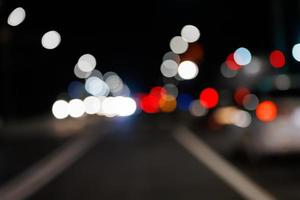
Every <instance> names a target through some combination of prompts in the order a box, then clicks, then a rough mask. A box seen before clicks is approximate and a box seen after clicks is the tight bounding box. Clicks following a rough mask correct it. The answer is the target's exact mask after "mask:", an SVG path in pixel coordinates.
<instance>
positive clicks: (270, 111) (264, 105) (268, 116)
mask: <svg viewBox="0 0 300 200" xmlns="http://www.w3.org/2000/svg"><path fill="white" fill-rule="evenodd" d="M256 116H257V118H258V119H259V120H261V121H263V122H271V121H273V120H274V119H275V118H276V117H277V106H276V104H275V103H273V102H272V101H263V102H261V103H260V104H258V106H257V108H256Z"/></svg>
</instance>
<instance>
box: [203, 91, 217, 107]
mask: <svg viewBox="0 0 300 200" xmlns="http://www.w3.org/2000/svg"><path fill="white" fill-rule="evenodd" d="M199 99H200V104H201V105H202V106H203V107H205V108H208V109H209V108H213V107H215V106H217V104H218V102H219V94H218V92H217V91H216V90H215V89H213V88H206V89H204V90H202V92H201V93H200V97H199Z"/></svg>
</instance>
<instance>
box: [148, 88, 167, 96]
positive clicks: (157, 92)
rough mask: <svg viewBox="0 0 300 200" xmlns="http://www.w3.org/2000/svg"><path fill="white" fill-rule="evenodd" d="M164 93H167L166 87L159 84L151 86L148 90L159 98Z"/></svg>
mask: <svg viewBox="0 0 300 200" xmlns="http://www.w3.org/2000/svg"><path fill="white" fill-rule="evenodd" d="M166 93H167V91H166V89H165V88H163V87H160V86H156V87H153V88H152V89H151V91H150V94H151V95H153V96H156V97H157V98H159V99H160V98H161V97H162V96H164V95H166Z"/></svg>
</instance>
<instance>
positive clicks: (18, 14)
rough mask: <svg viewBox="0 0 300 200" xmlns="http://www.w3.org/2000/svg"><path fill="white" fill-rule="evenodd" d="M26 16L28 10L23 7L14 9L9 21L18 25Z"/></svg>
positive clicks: (13, 24)
mask: <svg viewBox="0 0 300 200" xmlns="http://www.w3.org/2000/svg"><path fill="white" fill-rule="evenodd" d="M25 17H26V12H25V10H24V9H23V8H22V7H18V8H16V9H14V10H13V11H12V12H11V13H10V14H9V16H8V18H7V23H8V24H9V25H11V26H18V25H19V24H21V23H22V22H23V21H24V20H25Z"/></svg>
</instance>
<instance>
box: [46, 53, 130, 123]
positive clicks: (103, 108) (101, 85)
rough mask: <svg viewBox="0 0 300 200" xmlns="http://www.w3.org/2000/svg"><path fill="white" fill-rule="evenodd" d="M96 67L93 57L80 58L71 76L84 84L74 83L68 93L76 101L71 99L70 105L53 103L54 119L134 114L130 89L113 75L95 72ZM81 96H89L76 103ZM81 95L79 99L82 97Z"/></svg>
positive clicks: (63, 102)
mask: <svg viewBox="0 0 300 200" xmlns="http://www.w3.org/2000/svg"><path fill="white" fill-rule="evenodd" d="M96 65H97V61H96V58H95V57H94V56H93V55H91V54H84V55H82V56H80V58H79V59H78V61H77V63H76V65H75V67H74V74H75V76H76V77H78V78H80V79H84V84H82V83H81V82H79V81H77V83H78V84H77V85H75V86H74V87H72V90H71V91H72V93H74V94H77V96H78V97H76V99H72V100H71V101H70V102H66V101H64V100H57V101H56V102H55V103H54V104H53V106H52V113H53V115H54V117H55V118H57V119H64V118H66V117H68V116H71V117H74V118H78V117H81V116H83V115H84V114H89V115H93V114H98V115H103V116H107V117H114V116H121V117H123V116H129V115H132V114H133V113H134V112H135V110H136V102H135V101H134V100H133V99H132V98H130V97H129V96H130V89H129V87H128V86H127V85H126V84H125V83H124V82H123V81H122V79H121V78H120V76H119V75H118V74H116V73H114V72H107V73H105V74H104V75H102V73H101V72H100V71H99V70H97V69H95V67H96ZM83 85H84V86H83ZM84 90H85V91H84ZM82 91H83V92H82ZM68 92H69V91H68ZM83 93H85V94H86V93H87V94H89V95H91V96H87V97H86V98H85V99H84V100H80V99H79V98H82V96H81V95H82V94H83ZM85 94H83V96H86V95H85ZM109 95H112V96H109ZM69 97H70V98H74V97H72V95H71V93H69Z"/></svg>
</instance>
